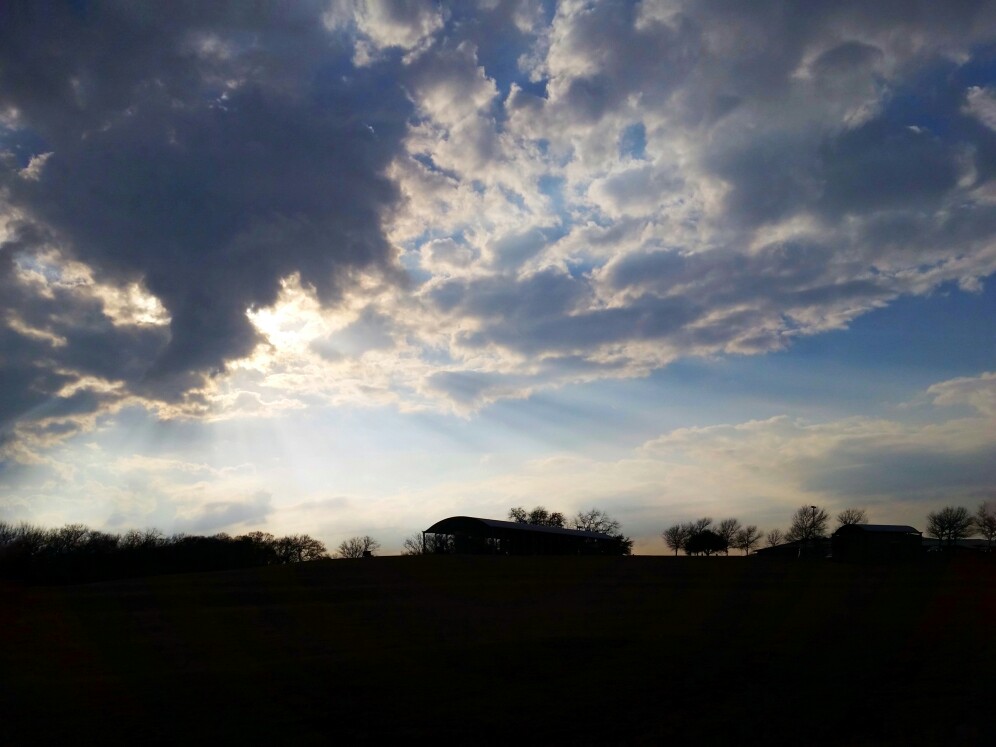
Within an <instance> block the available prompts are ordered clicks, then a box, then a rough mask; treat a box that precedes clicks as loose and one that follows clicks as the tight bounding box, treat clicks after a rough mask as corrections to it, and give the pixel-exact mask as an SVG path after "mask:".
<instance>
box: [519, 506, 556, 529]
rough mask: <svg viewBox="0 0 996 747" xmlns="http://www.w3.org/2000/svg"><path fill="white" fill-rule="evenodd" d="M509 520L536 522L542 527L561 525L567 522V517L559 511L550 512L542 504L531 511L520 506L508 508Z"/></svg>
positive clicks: (520, 522)
mask: <svg viewBox="0 0 996 747" xmlns="http://www.w3.org/2000/svg"><path fill="white" fill-rule="evenodd" d="M508 519H509V521H515V522H518V523H519V524H537V525H539V526H544V527H561V528H563V527H564V525H565V524H566V523H567V519H566V518H564V515H563V514H562V513H560V512H559V511H554V512H552V513H551V512H550V511H547V510H546V509H545V508H544V507H543V506H537V507H536V508H534V509H533V510H532V511H526V509H524V508H522V506H516V507H515V508H512V509H509V512H508Z"/></svg>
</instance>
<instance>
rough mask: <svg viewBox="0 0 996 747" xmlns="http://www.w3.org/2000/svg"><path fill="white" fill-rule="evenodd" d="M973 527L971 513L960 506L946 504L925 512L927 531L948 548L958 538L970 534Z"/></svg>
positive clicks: (973, 522)
mask: <svg viewBox="0 0 996 747" xmlns="http://www.w3.org/2000/svg"><path fill="white" fill-rule="evenodd" d="M974 528H975V521H974V520H973V519H972V515H971V514H970V513H969V512H968V509H967V508H964V507H962V506H957V507H956V506H946V507H945V508H942V509H941V510H940V511H931V512H930V513H929V514H927V533H928V534H929V535H930V536H931V537H936V538H937V539H939V540H940V541H941V542H943V543H944V544H945V545H946V546H947V547H949V548H950V547H951V546H952V545H954V543H955V542H957V541H958V540H960V539H964V538H965V537H968V536H970V535H971V534H972V530H973V529H974Z"/></svg>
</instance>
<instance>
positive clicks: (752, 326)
mask: <svg viewBox="0 0 996 747" xmlns="http://www.w3.org/2000/svg"><path fill="white" fill-rule="evenodd" d="M897 7H898V6H897ZM994 178H996V10H994V7H993V5H992V4H991V3H985V2H965V3H961V4H944V5H941V4H937V3H927V2H924V3H911V4H904V5H903V7H902V8H901V9H898V10H897V8H893V7H892V6H888V5H874V6H869V5H868V4H865V3H857V2H855V3H850V2H833V3H830V2H828V3H811V4H806V7H805V8H803V7H801V6H800V7H799V8H793V7H788V8H787V7H785V6H784V5H783V4H781V3H775V2H772V3H767V2H759V3H752V4H749V5H744V6H742V7H740V6H729V5H728V4H725V3H717V2H709V1H706V0H702V1H701V2H696V1H691V0H689V1H688V2H678V1H676V2H652V1H651V0H646V1H645V2H580V1H577V2H573V1H572V2H561V3H541V2H533V1H531V0H481V1H480V2H476V3H459V4H452V5H451V4H449V3H438V2H428V1H426V2H421V1H419V0H411V1H409V2H384V3H381V2H372V1H369V2H368V1H365V0H336V1H335V2H304V3H298V4H293V5H287V4H282V3H274V4H272V5H268V4H266V3H262V4H254V5H253V6H252V8H251V9H249V6H245V5H242V4H218V5H214V6H212V7H211V8H210V9H205V8H197V7H196V6H191V7H184V8H175V7H169V6H162V5H159V4H147V5H146V4H141V3H139V4H120V3H114V2H84V3H77V4H73V5H62V4H44V3H42V4H31V5H25V6H20V7H19V9H18V8H13V9H10V8H5V9H4V10H0V385H2V387H0V391H2V393H0V518H2V519H5V520H12V521H20V520H26V521H32V522H36V523H40V524H46V525H54V524H61V523H64V522H69V521H84V522H86V523H88V524H90V525H91V526H94V527H100V528H106V529H114V530H121V529H125V528H129V527H136V526H137V527H145V526H158V527H160V528H162V529H164V530H165V531H188V532H198V533H214V532H220V531H225V532H229V533H233V534H234V533H240V532H243V531H248V530H252V529H264V530H268V531H273V532H275V533H286V532H307V533H309V534H312V535H314V536H317V537H319V538H321V539H323V540H324V541H326V542H327V543H328V544H329V545H330V546H335V545H337V544H338V543H339V542H340V541H342V540H343V539H345V538H347V537H350V536H353V535H357V534H370V535H372V536H374V537H376V538H377V539H379V540H380V541H381V542H382V544H383V546H384V549H385V551H387V552H393V551H397V550H398V548H399V547H400V544H401V541H402V539H403V538H404V537H405V536H408V535H411V534H413V533H415V532H417V531H419V530H421V529H424V528H425V527H426V526H428V525H429V524H431V523H433V522H434V521H436V520H438V519H440V518H443V517H444V516H448V515H454V514H467V515H481V516H488V517H496V518H500V517H503V516H504V515H505V514H506V513H507V511H508V509H509V508H510V507H512V506H517V505H525V506H527V507H531V506H534V505H537V504H542V505H545V506H547V507H548V508H550V509H551V510H562V511H564V512H566V513H574V512H575V511H578V510H582V509H587V508H590V507H592V506H598V507H600V508H603V509H605V510H607V511H609V513H610V514H612V515H613V516H615V517H616V518H618V519H619V520H620V521H621V522H622V524H623V527H624V529H625V531H626V532H627V533H628V534H629V535H631V536H632V537H634V538H635V539H636V549H637V551H638V552H646V553H656V552H664V551H665V548H664V546H663V543H662V542H661V541H660V538H659V534H660V531H661V530H662V529H663V528H665V527H666V526H667V525H669V524H671V523H674V522H676V521H683V520H687V519H691V518H695V517H698V516H702V515H709V516H713V517H715V518H717V519H718V518H723V517H726V516H736V517H738V518H739V519H740V520H741V521H743V522H745V523H754V524H757V525H758V526H760V527H761V528H762V529H764V530H770V529H775V528H781V529H784V528H786V525H787V523H788V520H789V517H790V516H791V513H792V512H793V511H794V510H795V508H797V507H798V506H800V505H810V504H816V503H818V504H820V505H825V506H826V507H827V508H829V509H830V510H831V511H837V510H839V509H842V508H846V507H861V508H865V509H866V510H867V511H868V513H869V517H870V518H871V519H872V520H873V521H882V522H889V523H896V522H908V523H911V524H913V525H914V526H917V527H918V528H923V525H924V522H925V516H926V513H927V512H928V511H930V510H932V509H934V508H937V507H939V506H944V505H965V506H967V507H970V508H974V507H975V506H976V505H977V504H978V503H980V502H982V501H986V500H993V499H996V495H994V493H993V487H992V486H993V485H994V484H996V474H994V473H993V468H992V467H991V466H990V465H992V464H996V359H994V358H996V344H994V343H996V324H994V320H996V281H994V280H993V275H994V273H996V239H994V237H996V181H994Z"/></svg>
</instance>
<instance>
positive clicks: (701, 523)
mask: <svg viewBox="0 0 996 747" xmlns="http://www.w3.org/2000/svg"><path fill="white" fill-rule="evenodd" d="M688 526H689V529H690V531H691V532H692V533H693V534H697V533H698V532H704V531H705V530H706V529H708V528H709V527H711V526H712V519H711V518H709V517H708V516H703V517H702V518H701V519H696V520H695V521H693V522H690V523H689V525H688Z"/></svg>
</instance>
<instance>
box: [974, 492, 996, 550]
mask: <svg viewBox="0 0 996 747" xmlns="http://www.w3.org/2000/svg"><path fill="white" fill-rule="evenodd" d="M975 527H976V529H978V530H979V534H981V535H982V536H983V537H985V538H986V542H988V543H989V549H990V550H992V548H993V539H996V501H985V502H984V503H981V504H980V505H979V510H978V511H976V512H975Z"/></svg>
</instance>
